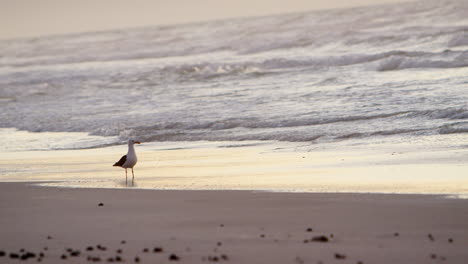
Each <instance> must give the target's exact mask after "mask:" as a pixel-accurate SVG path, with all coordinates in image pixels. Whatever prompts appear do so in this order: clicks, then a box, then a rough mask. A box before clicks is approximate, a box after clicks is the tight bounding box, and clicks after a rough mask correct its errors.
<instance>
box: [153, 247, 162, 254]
mask: <svg viewBox="0 0 468 264" xmlns="http://www.w3.org/2000/svg"><path fill="white" fill-rule="evenodd" d="M153 252H154V253H160V252H163V249H162V248H160V247H155V248H153Z"/></svg>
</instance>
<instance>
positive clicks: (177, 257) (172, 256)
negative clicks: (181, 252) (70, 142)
mask: <svg viewBox="0 0 468 264" xmlns="http://www.w3.org/2000/svg"><path fill="white" fill-rule="evenodd" d="M169 260H170V261H178V260H180V258H179V256H177V255H176V254H171V255H169Z"/></svg>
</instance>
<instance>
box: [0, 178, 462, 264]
mask: <svg viewBox="0 0 468 264" xmlns="http://www.w3.org/2000/svg"><path fill="white" fill-rule="evenodd" d="M0 197H1V199H0V212H2V217H1V218H0V237H2V239H1V242H2V243H1V248H0V250H1V251H5V252H6V253H7V255H6V256H4V257H3V258H4V260H7V259H9V257H8V256H9V254H10V253H14V252H16V253H19V251H20V249H22V248H23V249H25V250H26V251H30V252H33V253H35V254H39V253H40V252H42V253H43V254H45V256H44V257H43V262H45V263H65V262H66V263H82V262H83V261H85V260H86V259H87V258H88V257H99V258H100V260H101V262H108V260H109V259H110V258H113V259H114V260H115V259H116V257H117V256H119V257H120V258H121V259H123V260H125V262H126V263H136V262H135V258H136V257H138V258H139V261H140V262H141V263H154V262H166V261H169V258H170V256H171V254H174V255H176V256H177V257H179V260H178V262H181V263H211V262H227V263H228V262H233V263H318V262H322V263H341V262H342V261H343V260H342V259H339V258H337V257H336V254H339V256H344V257H345V261H346V262H347V263H349V262H351V263H357V262H359V261H362V262H363V263H428V262H430V261H438V262H439V261H446V263H464V261H465V260H466V259H467V258H468V253H467V252H466V247H465V245H466V244H467V243H468V223H467V222H466V221H465V219H466V216H467V215H468V201H467V200H463V199H444V198H442V197H440V196H434V195H405V194H397V195H395V194H345V193H335V194H331V193H328V194H327V193H269V192H250V191H189V190H183V191H169V190H135V189H87V188H76V189H75V188H68V189H65V188H44V187H40V186H34V185H30V184H27V183H0ZM100 203H102V206H99V204H100ZM309 228H310V229H311V231H310V232H309V231H308V229H309ZM429 235H430V236H429ZM49 236H50V237H51V238H50V239H48V237H49ZM318 236H326V237H327V239H328V242H315V241H312V239H313V238H314V237H318ZM430 237H432V239H431V238H430ZM122 241H125V243H122ZM450 241H451V242H450ZM97 245H100V246H102V247H105V248H106V250H98V249H97V248H96V247H97ZM90 246H92V247H94V250H93V251H88V250H86V249H87V248H88V247H90ZM45 247H47V251H45V250H44V248H45ZM155 247H160V248H162V249H163V251H162V252H159V253H154V252H152V250H153V249H154V248H155ZM145 248H148V250H149V251H150V252H148V253H145V252H144V250H145ZM67 249H72V251H79V252H80V254H78V256H72V255H71V252H68V251H67ZM119 249H120V250H122V252H121V253H118V250H119ZM62 255H65V256H66V258H67V259H66V260H64V259H62ZM223 256H226V257H227V260H224V259H222V258H223ZM214 257H217V259H218V261H214ZM36 258H37V257H36ZM10 260H11V259H10ZM173 261H174V262H175V260H173ZM11 262H12V263H15V260H12V261H11ZM171 262H172V261H171Z"/></svg>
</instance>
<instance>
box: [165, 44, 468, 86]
mask: <svg viewBox="0 0 468 264" xmlns="http://www.w3.org/2000/svg"><path fill="white" fill-rule="evenodd" d="M360 64H370V65H371V68H374V69H375V70H377V71H391V70H402V69H408V68H459V67H467V66H468V51H450V50H446V51H443V52H434V53H432V52H417V51H412V52H409V51H401V50H394V51H388V52H382V53H376V54H348V55H342V56H321V57H308V58H301V59H290V58H272V59H267V60H264V61H244V62H237V63H216V62H204V63H196V64H182V65H171V66H165V67H163V68H161V69H159V71H160V73H161V74H162V75H165V76H167V75H168V74H169V75H171V74H172V75H174V74H175V75H179V76H182V77H187V78H199V79H204V78H215V77H223V76H229V75H239V74H242V75H254V76H259V75H265V74H275V73H281V72H282V71H287V70H290V69H296V68H300V69H303V68H312V69H315V68H324V67H333V66H336V67H338V66H352V65H360ZM374 65H376V66H374Z"/></svg>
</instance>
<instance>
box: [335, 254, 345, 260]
mask: <svg viewBox="0 0 468 264" xmlns="http://www.w3.org/2000/svg"><path fill="white" fill-rule="evenodd" d="M335 258H336V259H345V258H346V255H344V254H340V253H335Z"/></svg>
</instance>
